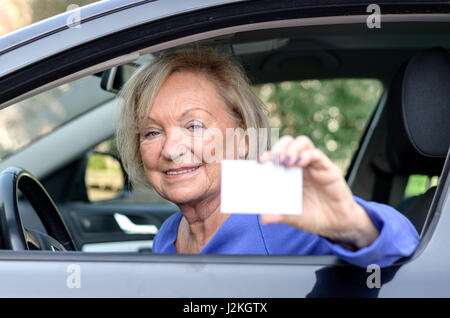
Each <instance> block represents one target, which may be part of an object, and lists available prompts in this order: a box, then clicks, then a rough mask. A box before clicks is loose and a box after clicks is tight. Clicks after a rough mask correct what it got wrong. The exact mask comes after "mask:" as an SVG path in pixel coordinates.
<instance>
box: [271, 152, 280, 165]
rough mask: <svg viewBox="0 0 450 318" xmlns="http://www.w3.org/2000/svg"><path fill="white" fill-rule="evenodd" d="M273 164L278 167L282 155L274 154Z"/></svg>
mask: <svg viewBox="0 0 450 318" xmlns="http://www.w3.org/2000/svg"><path fill="white" fill-rule="evenodd" d="M272 162H273V163H274V164H276V165H277V164H279V163H280V154H274V155H273V156H272Z"/></svg>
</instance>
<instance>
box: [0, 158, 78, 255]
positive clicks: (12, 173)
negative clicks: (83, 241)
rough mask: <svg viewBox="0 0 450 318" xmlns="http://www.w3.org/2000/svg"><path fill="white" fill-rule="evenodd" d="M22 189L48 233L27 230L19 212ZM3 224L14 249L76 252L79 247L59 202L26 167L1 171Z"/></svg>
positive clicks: (4, 238) (0, 214)
mask: <svg viewBox="0 0 450 318" xmlns="http://www.w3.org/2000/svg"><path fill="white" fill-rule="evenodd" d="M18 190H20V191H22V193H23V195H24V196H25V197H26V198H27V199H28V201H29V202H30V204H31V206H32V207H33V208H34V210H35V211H36V213H37V215H38V216H39V218H40V220H41V222H42V224H43V225H44V227H45V229H46V231H47V233H48V235H47V234H44V233H41V232H39V231H36V230H28V229H25V228H24V227H23V225H22V221H21V218H20V215H19V209H18ZM0 226H1V240H2V242H1V243H2V245H3V246H4V248H6V249H11V250H14V251H23V250H35V249H38V250H52V251H66V250H68V251H75V250H76V246H75V244H74V242H73V240H72V237H71V235H70V233H69V231H68V230H67V227H66V225H65V223H64V220H63V219H62V217H61V214H60V213H59V211H58V209H57V207H56V205H55V203H54V202H53V200H52V199H51V197H50V196H49V194H48V193H47V191H46V190H45V188H44V187H43V186H42V184H41V183H40V182H39V181H38V180H37V179H36V178H35V177H34V176H33V175H31V174H30V173H29V172H27V171H26V170H24V169H21V168H16V167H11V168H7V169H5V170H3V171H2V172H1V173H0Z"/></svg>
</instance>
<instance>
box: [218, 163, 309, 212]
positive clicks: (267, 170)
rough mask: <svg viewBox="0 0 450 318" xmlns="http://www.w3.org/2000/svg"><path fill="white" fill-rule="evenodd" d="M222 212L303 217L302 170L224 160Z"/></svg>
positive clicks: (268, 164) (269, 164)
mask: <svg viewBox="0 0 450 318" xmlns="http://www.w3.org/2000/svg"><path fill="white" fill-rule="evenodd" d="M221 178H222V179H221V183H222V184H221V211H222V213H251V214H301V213H302V193H303V192H302V189H303V171H302V169H301V168H298V167H292V168H285V167H283V166H278V165H274V164H273V163H272V162H267V163H259V162H256V161H251V160H224V161H222V176H221Z"/></svg>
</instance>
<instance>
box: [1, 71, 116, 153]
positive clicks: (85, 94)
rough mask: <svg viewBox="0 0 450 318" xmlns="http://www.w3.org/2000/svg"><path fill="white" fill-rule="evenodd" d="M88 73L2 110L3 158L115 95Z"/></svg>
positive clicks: (98, 78)
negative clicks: (105, 89)
mask: <svg viewBox="0 0 450 318" xmlns="http://www.w3.org/2000/svg"><path fill="white" fill-rule="evenodd" d="M100 80H101V79H100V77H97V76H88V77H84V78H81V79H79V80H76V81H73V82H70V83H68V84H64V85H61V86H58V87H56V88H53V89H51V90H48V91H46V92H44V93H41V94H38V95H36V96H33V97H31V98H28V99H26V100H24V101H21V102H19V103H17V104H14V105H11V106H9V107H7V108H5V109H2V110H1V111H0V161H1V160H4V159H5V158H6V157H8V156H9V155H12V154H14V153H16V152H17V151H19V150H20V149H22V148H24V147H26V146H27V145H29V144H31V143H32V142H34V141H35V140H36V139H38V138H40V137H43V136H45V135H47V134H49V133H50V132H52V131H53V130H55V129H56V128H58V127H60V126H61V125H63V124H65V123H67V122H68V121H70V120H71V119H73V118H75V117H77V116H79V115H81V114H82V113H84V112H86V111H89V110H91V109H93V108H95V107H96V106H97V105H99V104H102V103H104V102H105V101H107V100H109V99H112V98H114V96H115V95H114V94H112V93H108V92H106V91H103V90H100V89H98V87H99V86H100Z"/></svg>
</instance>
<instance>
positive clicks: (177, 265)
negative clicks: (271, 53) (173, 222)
mask: <svg viewBox="0 0 450 318" xmlns="http://www.w3.org/2000/svg"><path fill="white" fill-rule="evenodd" d="M161 3H163V2H160V1H156V2H151V3H147V2H142V3H136V4H135V6H132V7H131V8H123V9H122V10H117V11H116V12H115V13H114V12H109V13H108V14H105V15H104V17H100V16H96V18H92V19H91V20H89V21H86V25H85V26H86V28H85V29H83V32H84V33H83V34H84V37H81V36H80V37H77V38H74V39H73V42H71V43H67V42H64V43H60V44H61V46H60V47H55V46H53V47H52V49H48V50H47V51H46V52H45V53H41V55H39V54H36V53H37V52H33V53H34V54H35V57H36V58H35V59H31V58H30V59H27V58H26V54H25V56H24V60H23V63H22V64H20V65H19V64H17V60H16V59H11V58H10V57H8V56H7V55H8V54H9V52H7V51H5V52H2V53H3V55H2V57H3V58H5V59H6V61H7V63H5V69H4V72H3V73H2V75H3V77H2V78H1V79H0V84H3V85H0V87H2V89H1V91H0V102H1V103H2V106H4V107H6V106H7V105H10V104H13V103H14V102H15V99H16V100H17V99H18V98H19V96H21V95H23V94H27V93H29V92H30V91H32V90H33V89H38V88H39V87H41V85H44V84H47V83H49V82H51V81H57V80H60V79H62V78H64V77H65V76H71V75H72V76H73V74H75V73H76V72H79V71H85V72H86V74H87V73H89V72H91V73H94V72H97V71H99V69H102V68H103V69H107V68H108V67H111V64H114V62H112V63H111V62H110V61H111V59H116V60H115V62H116V63H119V64H120V63H125V61H127V59H129V58H130V55H129V54H131V53H132V52H133V51H135V50H137V49H138V48H139V47H143V48H146V49H147V50H148V49H149V48H151V50H155V51H156V50H158V49H162V48H165V47H170V46H171V45H174V44H173V43H172V44H170V42H169V41H176V40H180V39H184V40H183V41H186V42H188V41H191V40H192V39H195V38H196V36H198V34H203V33H205V32H213V33H214V32H218V30H221V31H222V32H224V33H225V34H226V33H227V31H224V30H225V29H226V28H229V27H235V28H238V27H242V28H252V26H251V25H252V24H256V26H255V25H254V26H253V27H260V28H264V27H266V28H267V24H264V23H269V22H274V23H275V25H276V23H277V22H279V21H278V20H281V21H282V19H285V20H286V21H287V22H289V23H291V22H293V21H291V20H292V19H297V18H300V21H297V22H301V23H303V22H305V21H306V20H302V19H307V18H313V17H326V18H328V17H332V18H333V19H336V20H334V21H335V23H336V21H338V23H339V22H342V23H343V22H344V21H346V22H348V21H349V20H348V19H352V18H353V17H352V16H351V15H352V14H354V15H358V14H359V16H358V18H357V19H356V20H357V21H358V22H359V23H364V22H365V19H366V13H367V12H366V11H365V10H366V6H365V5H361V4H353V5H351V6H348V7H345V6H334V5H327V4H325V5H316V6H315V7H314V3H312V2H311V3H306V2H300V1H299V2H295V1H294V2H290V1H286V2H284V1H279V2H268V1H248V2H236V3H234V1H230V4H229V5H226V6H225V5H224V4H225V1H223V2H221V1H217V2H214V4H210V5H209V6H208V7H207V5H206V3H205V2H203V1H186V2H183V3H180V2H178V1H168V2H165V4H164V5H165V6H166V7H164V8H162V7H160V6H162V4H161ZM215 5H217V6H219V5H224V6H222V7H216V6H215ZM174 6H178V7H177V9H176V10H175V9H173V7H174ZM184 6H186V7H184ZM168 8H171V10H172V11H169V12H170V14H169V13H167V12H165V15H164V14H163V13H162V12H163V11H164V10H163V9H167V10H168ZM194 8H199V10H198V11H194ZM201 8H203V9H204V10H200V9H201ZM387 8H388V9H389V10H391V12H396V13H397V14H398V12H402V11H401V10H400V9H401V7H396V6H394V5H392V6H389V5H388V6H387ZM183 9H186V10H187V11H189V9H190V10H191V12H184V11H183ZM415 10H416V11H415ZM427 10H428V11H427ZM275 11H276V12H277V14H276V15H274V12H275ZM410 12H417V13H424V12H438V13H439V10H438V9H436V8H435V7H431V6H430V7H426V8H425V7H424V6H417V7H416V6H410V7H408V13H410ZM181 13H183V14H181ZM294 13H295V14H294ZM344 13H345V15H344ZM293 14H294V15H295V16H293ZM349 14H350V15H349ZM124 15H125V17H128V19H124ZM143 16H145V17H146V18H142V17H143ZM63 18H65V17H63ZM139 18H140V19H141V20H139ZM402 18H403V19H405V18H408V17H407V16H406V17H405V16H403V17H402ZM427 18H428V17H427ZM152 19H153V20H152ZM414 19H418V18H417V16H415V17H414ZM424 19H425V18H424ZM274 20H277V21H274ZM113 21H114V22H118V23H117V25H115V26H114V27H113V26H111V23H112V22H113ZM124 21H139V22H140V23H141V24H142V25H140V26H139V25H136V24H133V23H129V24H125V22H124ZM327 21H328V20H327ZM352 21H353V22H354V20H352ZM313 22H314V20H313V21H310V23H313ZM315 22H318V21H315ZM258 23H259V24H258ZM305 23H306V22H305ZM321 23H325V22H324V21H322V22H321ZM123 24H125V25H123ZM107 25H109V26H110V28H109V29H108V30H109V31H108V32H105V31H104V30H105V29H102V27H105V26H107ZM272 26H273V25H272ZM119 27H122V29H119V30H118V29H117V28H119ZM114 28H115V29H114ZM90 30H97V31H95V32H89V31H90ZM102 30H103V31H102ZM64 32H66V33H64ZM72 32H75V31H74V30H70V29H65V30H63V31H61V32H55V33H54V34H53V35H52V34H48V35H47V36H46V37H42V39H40V40H38V39H34V40H33V41H32V43H31V44H30V46H28V47H27V45H24V44H23V45H22V46H20V47H19V46H18V47H17V48H15V49H14V50H17V51H14V50H13V49H12V48H9V50H10V52H11V54H12V53H18V52H27V54H29V55H31V54H32V53H31V52H28V51H33V47H34V46H35V45H38V44H39V45H43V46H45V44H47V43H48V42H49V41H54V39H55V37H62V38H65V37H64V35H68V34H71V33H72ZM99 32H104V33H101V34H99ZM189 36H191V38H189V39H188V40H186V37H189ZM67 38H69V37H66V38H65V39H67ZM124 39H127V41H124ZM83 41H84V42H83ZM140 41H141V42H140ZM183 41H181V40H180V42H179V43H182V42H183ZM125 42H126V43H127V44H124V43H125ZM63 44H64V45H63ZM121 44H123V45H121ZM49 54H55V55H54V56H52V58H51V59H49V58H47V57H48V55H49ZM124 56H125V57H124ZM46 58H47V59H46ZM121 58H122V59H121ZM105 61H109V63H106V62H105ZM117 61H119V62H117ZM99 62H102V63H106V65H105V64H103V65H102V66H101V67H100V68H99V66H98V63H99ZM15 63H16V64H15ZM27 63H28V64H27ZM33 63H34V64H33ZM50 65H51V66H52V67H49V66H50ZM21 67H22V68H21ZM89 67H91V69H90V71H86V70H88V69H89ZM103 69H102V70H103ZM77 76H80V74H78V75H77ZM66 80H67V78H66ZM35 93H36V91H35ZM22 97H23V96H22ZM366 136H367V135H366ZM105 137H110V135H109V136H105ZM363 143H364V140H363ZM93 146H94V145H93ZM85 151H86V149H85ZM85 154H86V152H82V153H81V152H80V153H79V155H82V156H84V155H85ZM79 162H83V159H80V161H79ZM79 162H78V163H79ZM8 163H9V162H8V161H6V163H5V164H8ZM448 169H449V161H448V160H447V164H446V166H445V169H444V172H443V174H442V175H441V176H440V181H439V185H438V187H439V191H437V194H436V196H435V201H434V203H433V204H434V205H433V207H432V211H431V212H432V214H430V215H431V217H430V218H429V226H428V231H427V232H426V235H425V236H424V237H423V240H422V242H421V246H420V247H419V250H418V252H417V253H416V254H415V255H414V256H413V257H412V258H410V259H406V260H402V261H401V262H399V263H397V264H396V265H394V266H391V267H389V268H386V269H383V270H381V271H379V272H378V269H377V268H373V269H370V268H368V269H363V268H356V267H354V266H351V265H348V264H344V263H343V262H341V261H339V260H338V259H337V258H336V257H335V256H332V255H328V256H270V257H267V256H262V255H261V256H247V255H241V256H238V255H156V254H155V255H147V254H142V253H141V254H139V253H132V254H127V255H124V254H117V253H80V252H61V253H51V252H46V251H35V252H29V251H27V252H12V251H0V266H1V272H2V273H7V275H5V276H4V277H2V285H1V287H0V295H2V296H21V297H25V296H40V297H54V296H58V297H73V296H82V297H92V296H94V297H95V296H102V297H142V296H145V297H305V296H324V297H325V296H366V297H377V296H383V297H392V296H399V295H401V296H409V295H411V296H413V295H423V294H425V293H426V295H427V296H433V295H434V296H448V295H449V294H448V290H447V289H446V288H444V286H448V284H449V283H450V277H449V275H448V274H447V273H448V271H447V270H446V268H447V267H448V264H449V259H448V257H447V255H445V254H444V253H442V251H443V247H445V245H446V242H447V241H448V231H447V229H448V226H450V200H448V197H449V194H450V190H449V183H450V181H449V179H448ZM54 171H55V172H56V171H58V170H57V169H55V170H54ZM61 171H62V170H61ZM81 175H83V174H81ZM46 177H48V178H49V179H48V180H47V186H48V187H51V181H50V180H51V179H50V176H46ZM53 180H55V179H53ZM94 206H95V205H92V204H91V205H90V206H89V207H83V208H82V209H81V210H83V209H84V211H82V212H78V213H79V214H80V215H81V214H83V213H85V214H86V215H89V216H91V215H95V214H97V215H101V214H102V213H101V210H102V209H103V208H104V207H105V205H104V206H103V207H99V208H95V207H94ZM90 207H92V209H91V210H89V209H90ZM70 209H71V207H70V206H67V211H69V212H66V214H67V215H70ZM116 209H117V208H116V206H114V210H116ZM130 209H131V208H130V207H126V208H125V210H120V209H118V210H117V211H119V213H120V212H122V213H120V214H122V215H125V216H127V217H128V220H131V221H132V222H133V224H135V225H146V224H147V223H146V222H148V220H144V221H142V223H143V224H138V223H139V222H140V221H138V220H137V219H135V220H134V221H133V220H132V219H131V214H127V213H130V212H128V210H130ZM145 209H148V207H146V208H145ZM91 212H92V213H93V214H90V213H91ZM108 213H109V214H111V212H110V210H108ZM142 213H144V212H142ZM137 214H138V215H141V212H137ZM66 218H67V219H68V217H67V216H66ZM438 221H439V222H438ZM80 222H83V221H81V218H80ZM108 222H109V221H108ZM116 223H117V221H116ZM80 235H81V234H80ZM107 235H109V234H107ZM436 260H438V261H436ZM424 268H427V269H428V270H427V272H426V273H424ZM377 273H378V274H377ZM371 274H376V275H379V277H380V284H378V285H377V283H376V282H377V280H376V277H375V276H371ZM374 277H375V278H374ZM372 278H374V280H372ZM30 286H32V287H31V288H30ZM418 286H422V287H423V286H425V288H423V289H421V290H418ZM439 286H441V287H439ZM180 310H181V309H180Z"/></svg>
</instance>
